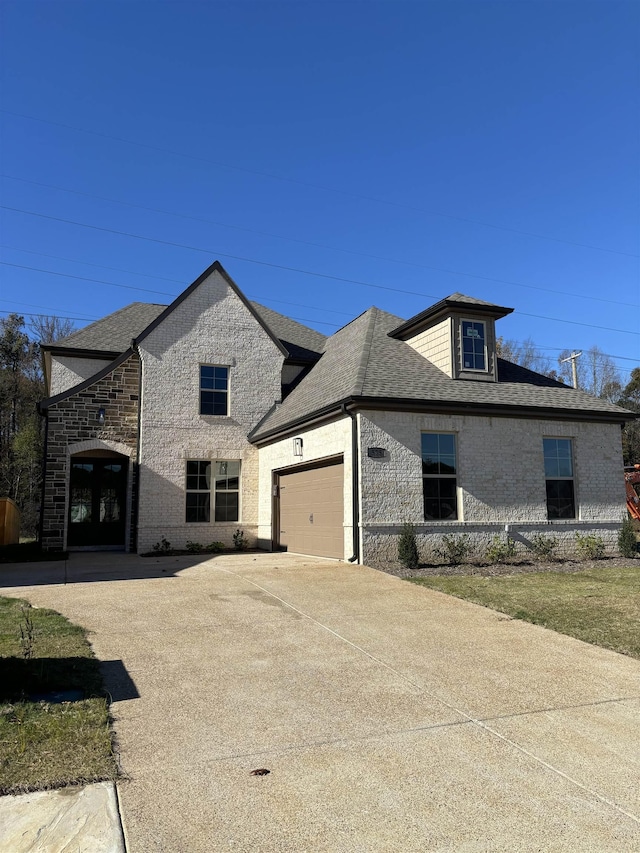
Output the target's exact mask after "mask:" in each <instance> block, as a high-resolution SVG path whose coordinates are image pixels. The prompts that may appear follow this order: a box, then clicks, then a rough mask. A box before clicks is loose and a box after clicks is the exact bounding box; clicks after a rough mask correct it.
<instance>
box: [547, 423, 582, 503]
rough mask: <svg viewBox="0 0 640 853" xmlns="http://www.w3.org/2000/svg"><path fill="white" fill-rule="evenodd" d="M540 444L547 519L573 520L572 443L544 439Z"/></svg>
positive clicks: (569, 441)
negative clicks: (542, 454) (544, 479)
mask: <svg viewBox="0 0 640 853" xmlns="http://www.w3.org/2000/svg"><path fill="white" fill-rule="evenodd" d="M542 443H543V449H544V476H545V478H546V484H547V518H548V519H550V520H553V519H557V518H575V517H576V502H575V493H574V487H573V442H572V441H571V439H570V438H544V439H543V440H542Z"/></svg>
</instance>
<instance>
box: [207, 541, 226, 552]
mask: <svg viewBox="0 0 640 853" xmlns="http://www.w3.org/2000/svg"><path fill="white" fill-rule="evenodd" d="M204 550H205V551H207V552H208V553H209V554H219V553H220V551H224V542H209V544H208V545H205V546H204Z"/></svg>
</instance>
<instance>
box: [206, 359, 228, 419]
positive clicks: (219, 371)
mask: <svg viewBox="0 0 640 853" xmlns="http://www.w3.org/2000/svg"><path fill="white" fill-rule="evenodd" d="M200 414H201V415H228V414H229V368H228V367H217V366H215V365H211V364H201V365H200Z"/></svg>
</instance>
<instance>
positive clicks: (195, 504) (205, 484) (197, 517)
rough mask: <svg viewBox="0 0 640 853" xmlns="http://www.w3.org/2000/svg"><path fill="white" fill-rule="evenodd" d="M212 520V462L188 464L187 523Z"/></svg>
mask: <svg viewBox="0 0 640 853" xmlns="http://www.w3.org/2000/svg"><path fill="white" fill-rule="evenodd" d="M210 519H211V462H187V513H186V521H187V522H193V521H209V520H210Z"/></svg>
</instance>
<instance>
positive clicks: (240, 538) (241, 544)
mask: <svg viewBox="0 0 640 853" xmlns="http://www.w3.org/2000/svg"><path fill="white" fill-rule="evenodd" d="M248 545H249V543H248V542H247V539H246V537H245V535H244V530H240V529H238V530H236V532H235V533H234V534H233V547H234V548H235V549H236V551H244V550H245V548H247V547H248Z"/></svg>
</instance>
